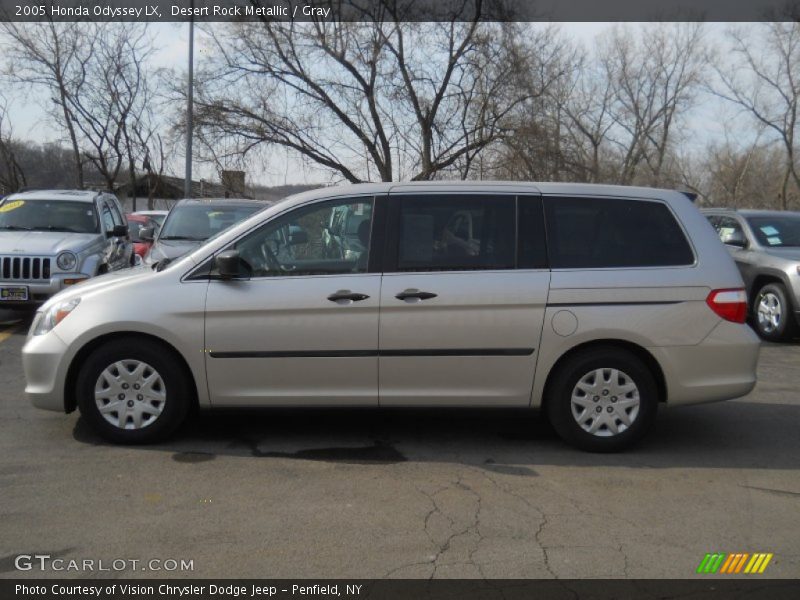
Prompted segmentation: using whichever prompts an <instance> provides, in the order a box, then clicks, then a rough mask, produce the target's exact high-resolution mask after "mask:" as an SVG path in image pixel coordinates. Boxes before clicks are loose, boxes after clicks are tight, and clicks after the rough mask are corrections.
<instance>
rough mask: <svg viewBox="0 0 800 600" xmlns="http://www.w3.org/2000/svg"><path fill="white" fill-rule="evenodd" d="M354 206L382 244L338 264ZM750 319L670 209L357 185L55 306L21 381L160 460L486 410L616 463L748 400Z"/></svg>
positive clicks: (274, 210) (610, 191) (587, 188)
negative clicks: (341, 421) (717, 406)
mask: <svg viewBox="0 0 800 600" xmlns="http://www.w3.org/2000/svg"><path fill="white" fill-rule="evenodd" d="M342 206H348V207H349V209H351V210H353V212H357V213H359V214H363V215H365V216H366V217H367V219H368V220H369V223H370V226H369V227H370V231H369V235H368V236H367V239H365V240H364V243H365V246H364V250H363V252H362V253H361V254H358V255H356V254H355V253H353V254H352V255H350V256H345V257H342V256H334V257H330V256H328V255H327V252H326V249H325V245H324V243H323V231H325V224H327V223H330V218H331V216H332V214H334V213H335V211H336V210H337V209H338V208H340V207H342ZM466 215H469V218H467V216H466ZM172 216H173V215H170V219H171V218H172ZM465 220H466V221H467V223H468V224H467V226H466V227H464V226H462V223H463V222H464V221H465ZM470 222H471V225H469V223H470ZM168 224H169V219H168V222H167V225H168ZM167 225H165V229H166V227H167ZM359 227H360V226H359ZM286 246H289V248H287V247H286ZM153 298H158V305H157V310H154V308H153V303H152V299H153ZM745 313H746V297H745V293H744V285H743V283H742V278H741V276H740V275H739V272H738V270H737V269H736V266H735V265H734V263H733V261H732V260H731V257H730V256H729V255H728V253H727V252H726V251H725V249H724V248H723V246H722V245H721V244H720V243H719V241H718V240H717V239H716V237H715V235H714V231H713V229H712V228H711V227H710V226H709V224H708V223H707V222H706V220H705V218H704V217H703V216H702V215H701V214H700V212H699V211H698V210H697V208H696V207H695V206H694V205H693V204H692V203H691V202H690V201H689V199H688V198H687V197H686V196H684V195H683V194H681V193H679V192H672V191H665V190H654V189H646V188H628V187H613V186H596V185H575V184H523V183H515V184H510V183H509V184H502V183H488V182H486V183H472V182H470V183H450V182H448V183H439V184H435V183H430V182H424V183H423V182H420V183H397V184H392V183H385V184H364V185H357V186H351V187H341V188H326V189H322V190H315V191H311V192H306V193H303V194H299V195H296V196H293V197H292V198H290V199H287V200H284V201H283V202H281V203H279V204H276V205H274V206H272V207H270V208H268V209H267V210H265V211H263V212H261V213H259V214H257V215H253V216H251V217H250V218H248V219H246V220H245V221H243V222H241V223H239V224H238V225H235V226H233V227H231V228H230V229H228V230H226V231H225V232H223V233H221V234H220V235H218V236H217V237H216V238H215V239H213V240H211V241H209V242H208V243H206V244H204V245H202V246H200V247H199V248H196V249H195V250H193V251H192V252H191V253H190V254H188V255H187V256H185V257H183V258H182V259H179V260H176V261H174V262H172V263H171V264H169V265H168V266H167V267H166V268H165V269H163V270H160V271H156V270H151V269H141V270H135V271H134V272H133V274H131V275H129V276H127V277H122V276H120V277H117V278H116V279H115V280H113V281H111V280H106V281H105V282H103V284H102V285H94V284H92V283H91V282H90V283H88V284H86V285H85V286H81V288H77V289H74V290H71V291H69V292H65V293H62V294H61V295H60V296H58V297H57V298H54V299H53V300H51V301H50V302H49V303H48V304H47V305H45V306H44V307H43V308H42V310H41V311H40V312H39V313H38V315H37V316H36V318H35V320H34V322H33V325H32V327H31V332H30V337H29V338H28V341H27V343H26V345H25V347H24V349H23V364H24V367H25V374H26V377H27V388H26V393H27V395H28V397H29V398H30V400H31V401H32V402H33V404H34V405H35V406H38V407H40V408H46V409H50V410H57V411H66V412H70V411H72V410H74V409H75V408H76V407H78V408H79V409H80V411H81V413H82V415H83V416H84V418H85V419H86V421H87V422H88V423H90V424H91V426H92V427H94V428H95V429H96V430H97V431H98V432H99V433H100V434H102V435H103V436H105V437H106V438H108V439H109V440H112V441H114V442H122V443H139V442H150V441H153V440H157V439H163V438H164V437H166V436H168V435H169V434H170V433H172V432H173V431H174V430H175V429H176V428H177V427H178V426H179V425H180V424H181V423H182V422H183V421H184V419H185V418H186V415H187V414H188V413H189V411H190V409H191V408H192V407H193V406H199V407H202V408H210V407H213V408H224V407H253V406H371V407H378V406H382V407H397V406H414V407H478V406H483V407H519V408H531V409H542V410H544V411H545V412H546V413H547V415H548V416H549V418H550V420H551V422H552V423H553V425H554V426H555V429H556V430H557V431H558V433H559V434H560V435H561V436H562V437H563V438H564V439H565V440H567V441H569V442H570V443H572V444H574V445H576V446H578V447H580V448H583V449H586V450H592V451H613V450H619V449H622V448H625V447H627V446H629V445H630V444H632V443H633V442H635V441H637V440H638V439H639V438H641V436H642V435H643V434H644V433H645V431H646V430H647V429H648V427H649V426H650V424H651V423H652V422H653V419H654V418H655V415H656V411H657V409H658V407H659V406H680V405H685V404H695V403H699V402H710V401H716V400H725V399H729V398H735V397H738V396H742V395H744V394H747V393H748V392H750V390H752V388H753V386H754V385H755V382H756V363H757V360H758V352H759V346H760V344H759V341H758V338H757V336H756V335H755V333H753V331H752V330H751V329H750V328H749V327H747V326H746V325H745V324H744V320H745Z"/></svg>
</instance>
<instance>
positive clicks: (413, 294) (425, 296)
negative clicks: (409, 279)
mask: <svg viewBox="0 0 800 600" xmlns="http://www.w3.org/2000/svg"><path fill="white" fill-rule="evenodd" d="M436 296H437V294H434V293H433V292H423V291H420V290H418V289H414V288H412V289H408V290H403V291H402V292H400V293H399V294H397V295H396V296H395V298H397V299H398V300H407V299H409V298H417V299H418V300H430V299H431V298H436Z"/></svg>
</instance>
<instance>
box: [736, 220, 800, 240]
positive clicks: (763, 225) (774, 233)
mask: <svg viewBox="0 0 800 600" xmlns="http://www.w3.org/2000/svg"><path fill="white" fill-rule="evenodd" d="M746 218H747V222H748V223H750V228H751V229H752V230H753V233H755V236H756V238H757V239H758V243H759V244H761V245H762V246H768V247H772V248H796V247H798V246H800V214H783V215H765V216H760V215H759V216H752V217H746Z"/></svg>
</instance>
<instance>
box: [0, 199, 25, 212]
mask: <svg viewBox="0 0 800 600" xmlns="http://www.w3.org/2000/svg"><path fill="white" fill-rule="evenodd" d="M23 204H25V200H13V201H11V202H7V203H6V204H3V206H0V213H4V212H10V211H12V210H14V209H15V208H19V207H20V206H22V205H23Z"/></svg>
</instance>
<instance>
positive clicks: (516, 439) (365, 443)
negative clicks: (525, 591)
mask: <svg viewBox="0 0 800 600" xmlns="http://www.w3.org/2000/svg"><path fill="white" fill-rule="evenodd" d="M10 318H11V317H10V316H5V315H4V318H3V319H0V321H4V320H6V319H10ZM26 330H27V323H26V322H25V321H22V322H18V323H5V324H3V325H0V577H28V576H29V577H43V576H45V577H50V576H64V575H68V576H76V577H92V576H101V577H103V576H114V577H131V576H135V577H163V576H174V577H181V576H194V577H259V578H267V577H269V578H272V577H276V578H299V577H318V578H329V577H342V578H381V577H403V578H428V577H437V578H438V577H441V578H450V577H488V578H538V577H559V578H575V577H632V578H662V577H664V578H684V577H691V576H694V572H695V569H696V568H697V566H698V564H699V563H700V561H701V560H702V558H703V556H704V555H705V553H707V552H717V551H719V552H728V553H732V552H749V553H752V552H773V553H774V554H775V557H774V559H773V560H772V562H771V563H770V565H769V567H768V569H767V570H766V572H765V573H764V575H761V577H784V578H795V577H798V575H800V535H798V531H799V530H800V399H798V389H800V344H789V345H783V346H775V345H765V346H764V347H763V348H762V354H761V364H760V368H759V378H760V381H759V384H758V386H757V388H756V390H755V391H754V392H753V393H752V394H751V395H750V396H748V397H746V398H742V399H739V400H735V401H731V402H726V403H719V404H712V405H706V406H699V407H688V408H682V409H673V410H663V411H661V413H660V414H659V418H658V422H657V425H656V428H655V430H654V431H653V432H652V433H651V435H650V436H649V438H648V439H647V440H646V442H645V443H644V444H643V445H642V446H640V447H639V448H637V449H636V450H634V451H631V452H628V453H625V454H617V455H590V454H583V453H580V452H578V451H575V450H572V449H570V448H568V447H566V446H565V445H564V444H562V443H561V442H560V441H559V440H558V439H557V438H556V436H555V434H554V433H553V432H552V431H551V430H550V429H549V427H548V426H547V425H546V424H545V423H543V422H542V421H541V420H539V419H537V418H535V417H531V416H529V415H527V414H525V413H518V412H510V413H509V412H492V411H469V412H463V413H462V412H452V411H450V412H441V411H436V412H432V411H419V410H415V411H391V412H379V411H352V410H347V411H329V410H327V411H319V410H315V411H308V410H300V411H276V410H269V411H260V412H247V413H225V414H203V415H200V416H199V417H196V418H195V419H194V420H193V421H192V422H191V423H190V424H189V425H188V426H186V427H185V428H184V429H183V430H182V431H181V432H180V435H179V436H178V437H177V438H176V439H175V440H174V441H172V442H171V443H167V444H163V445H158V446H148V447H131V448H125V447H113V446H109V445H106V444H104V443H103V442H102V441H101V440H99V439H98V438H97V437H95V436H94V435H93V434H92V433H91V432H90V431H89V430H88V429H87V428H86V426H85V425H84V424H83V422H82V421H81V420H80V419H79V417H78V414H77V413H74V414H71V415H68V416H65V415H63V414H56V413H48V412H43V411H40V410H36V409H34V408H32V407H31V406H29V405H28V403H27V401H26V400H25V398H24V395H23V388H24V381H23V376H22V369H21V358H20V350H21V348H22V345H23V343H24V338H25V333H26ZM34 553H44V554H49V555H51V556H53V557H60V558H64V559H72V558H74V559H80V560H82V559H87V558H88V559H95V560H99V559H102V560H104V561H107V562H110V561H112V560H115V559H136V560H141V561H146V560H150V559H154V558H155V559H162V560H167V559H174V560H177V561H180V560H191V561H193V567H194V569H193V571H192V572H191V573H180V572H163V571H141V572H139V571H138V570H132V569H133V568H132V567H131V568H126V570H124V571H120V572H111V573H84V572H79V573H74V572H73V573H63V572H61V573H59V572H52V571H49V572H44V573H42V572H39V571H26V572H20V571H17V570H16V569H15V566H14V562H15V560H14V559H15V557H16V556H18V555H19V554H34ZM138 568H141V567H138Z"/></svg>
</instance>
